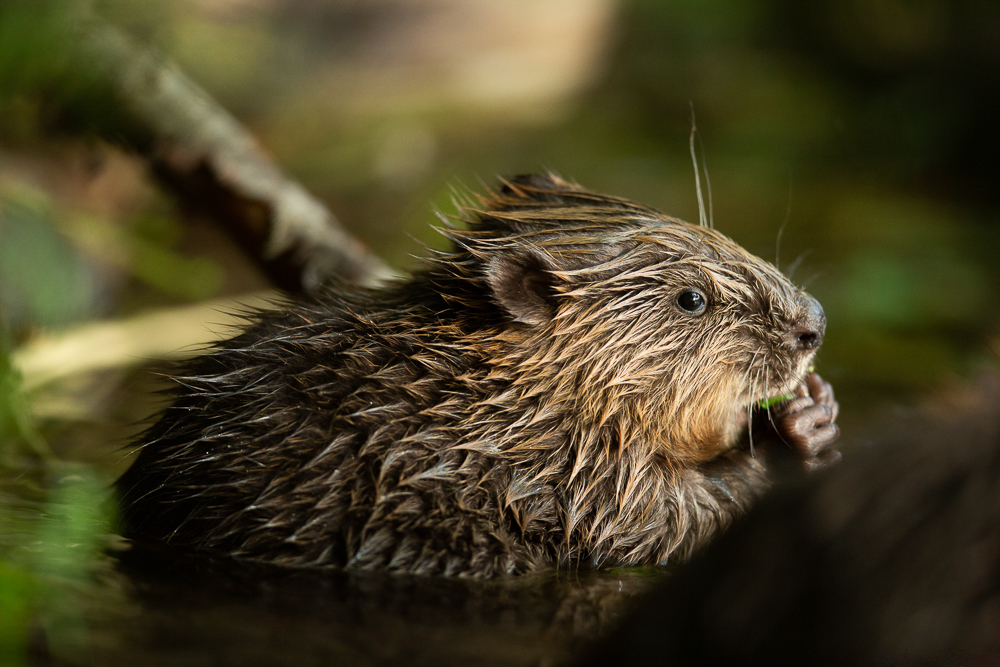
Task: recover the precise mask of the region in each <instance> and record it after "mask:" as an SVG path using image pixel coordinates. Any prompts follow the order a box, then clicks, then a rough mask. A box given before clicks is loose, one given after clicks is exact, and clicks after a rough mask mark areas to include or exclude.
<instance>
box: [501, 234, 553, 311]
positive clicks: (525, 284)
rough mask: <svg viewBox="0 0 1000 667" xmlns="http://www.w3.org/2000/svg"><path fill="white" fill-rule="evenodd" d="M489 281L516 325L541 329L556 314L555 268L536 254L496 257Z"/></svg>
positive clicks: (510, 254)
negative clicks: (520, 323) (521, 323)
mask: <svg viewBox="0 0 1000 667" xmlns="http://www.w3.org/2000/svg"><path fill="white" fill-rule="evenodd" d="M486 281H487V282H488V283H489V285H490V288H491V289H492V290H493V296H494V297H495V298H496V300H497V301H498V302H499V303H500V305H501V306H503V308H504V310H506V311H507V312H508V313H510V314H511V315H512V316H513V317H514V321H515V322H523V323H524V324H532V325H535V326H539V325H542V324H545V323H546V322H548V321H549V320H551V319H552V316H553V315H554V314H555V311H556V307H555V289H554V287H553V285H554V283H555V276H554V275H553V274H552V265H551V264H550V263H549V262H548V260H547V259H545V258H544V257H542V256H541V255H540V254H538V253H536V252H532V251H527V250H525V251H517V252H513V253H506V252H505V253H501V254H498V255H494V256H493V257H492V258H491V259H490V263H489V265H488V266H487V267H486Z"/></svg>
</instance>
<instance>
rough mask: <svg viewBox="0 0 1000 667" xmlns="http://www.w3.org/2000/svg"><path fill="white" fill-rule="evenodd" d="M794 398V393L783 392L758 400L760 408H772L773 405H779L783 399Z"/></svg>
mask: <svg viewBox="0 0 1000 667" xmlns="http://www.w3.org/2000/svg"><path fill="white" fill-rule="evenodd" d="M792 398H793V394H783V395H781V396H773V397H771V398H765V399H762V400H759V401H757V407H758V408H763V409H764V410H767V409H768V408H770V407H771V406H773V405H777V404H778V403H781V402H783V401H788V400H791V399H792Z"/></svg>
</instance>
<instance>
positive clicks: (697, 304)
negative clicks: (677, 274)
mask: <svg viewBox="0 0 1000 667" xmlns="http://www.w3.org/2000/svg"><path fill="white" fill-rule="evenodd" d="M677 305H678V306H680V307H681V310H683V311H685V312H687V313H691V314H692V315H697V314H698V313H700V312H702V311H703V310H705V305H706V299H705V295H704V294H702V293H701V292H699V291H698V290H696V289H686V290H684V291H683V292H681V293H680V294H679V295H678V296H677Z"/></svg>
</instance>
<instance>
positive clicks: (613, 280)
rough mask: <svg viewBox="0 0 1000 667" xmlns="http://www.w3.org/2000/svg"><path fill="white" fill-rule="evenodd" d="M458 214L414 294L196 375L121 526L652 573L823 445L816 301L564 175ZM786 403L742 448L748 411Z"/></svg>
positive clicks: (271, 555) (435, 558)
mask: <svg viewBox="0 0 1000 667" xmlns="http://www.w3.org/2000/svg"><path fill="white" fill-rule="evenodd" d="M465 222H466V223H467V225H468V229H467V230H459V229H452V230H448V231H447V232H446V235H447V236H448V237H449V238H450V239H451V240H452V241H453V244H454V245H453V248H452V249H451V250H450V251H448V252H444V253H440V254H439V255H437V256H436V257H434V258H432V259H431V260H428V267H427V268H426V269H424V270H422V271H420V272H418V273H416V274H414V275H413V276H412V277H411V278H410V279H408V280H406V281H401V282H399V283H396V284H393V285H389V286H386V287H384V288H380V289H376V290H363V289H356V288H349V287H343V288H340V289H338V290H337V291H336V292H333V291H330V292H326V293H324V294H322V295H320V296H319V297H318V298H316V299H312V300H303V301H300V302H294V303H290V304H287V305H286V306H284V307H283V308H279V309H278V310H276V311H271V312H265V313H260V314H258V315H256V316H254V317H253V318H251V321H250V323H249V326H248V328H247V329H246V330H245V331H244V332H243V333H241V334H240V335H238V336H236V337H235V338H233V339H231V340H229V341H224V342H222V343H220V344H218V345H217V346H216V347H215V348H214V349H212V350H211V351H209V352H208V353H206V354H204V355H202V356H201V357H199V358H197V359H194V360H193V361H191V362H189V363H188V365H187V367H186V368H185V369H183V370H182V371H180V372H179V373H178V374H177V376H176V382H177V387H176V389H175V392H174V402H173V404H172V405H170V406H169V407H168V408H167V409H166V410H164V412H163V414H162V415H161V416H160V418H159V420H158V421H157V422H156V423H155V424H154V425H153V426H152V427H151V428H150V429H149V431H148V432H147V433H146V434H145V435H144V436H143V437H142V439H141V442H140V445H141V446H140V451H139V455H138V456H137V458H136V460H135V462H134V463H133V465H132V466H131V468H130V469H129V470H128V471H127V472H126V473H125V474H124V475H123V476H122V478H121V479H120V480H119V481H118V485H117V486H118V490H119V492H120V493H121V496H122V500H121V516H122V522H123V525H122V528H123V532H124V533H125V534H126V535H128V536H130V537H134V538H142V539H153V540H157V541H160V542H165V543H168V544H170V545H173V546H175V547H178V548H183V549H194V550H200V551H205V552H212V553H220V554H225V555H229V556H232V557H236V558H244V559H252V560H258V561H266V562H270V563H275V564H282V565H291V566H312V567H345V568H355V569H381V570H390V571H397V572H407V573H414V574H445V575H461V576H478V577H485V576H493V575H497V574H504V573H508V574H513V573H522V572H527V571H530V570H536V569H539V568H544V567H551V566H553V565H561V566H580V565H583V564H587V565H595V566H598V565H640V564H657V563H665V562H668V561H674V560H678V559H684V558H687V557H688V556H690V554H691V553H693V552H694V551H695V550H696V549H698V548H700V547H701V546H703V545H704V544H706V543H707V542H708V541H710V540H711V539H712V538H713V537H714V536H715V535H717V534H718V533H719V532H720V531H721V530H723V529H724V528H726V527H727V526H728V525H729V524H730V523H731V522H732V521H733V520H734V519H735V518H736V517H738V516H740V515H742V514H743V513H744V512H745V511H746V510H747V508H748V507H749V506H750V505H751V504H752V503H753V502H754V501H755V500H756V499H757V498H758V497H759V496H760V495H761V494H762V493H764V492H765V491H766V490H767V489H768V488H769V486H770V484H771V479H772V476H773V468H774V464H775V462H776V461H777V460H778V459H780V458H783V457H784V458H787V457H789V456H791V457H793V458H794V457H799V458H801V459H802V460H804V461H807V462H809V461H814V462H815V461H819V460H821V459H822V460H827V458H828V456H827V455H828V454H829V453H830V452H832V451H833V450H829V449H828V448H829V446H830V445H831V444H832V443H833V442H834V441H835V440H836V436H837V430H836V426H835V425H834V424H833V421H834V419H835V418H836V402H835V401H834V400H833V393H832V390H831V389H830V387H829V385H827V384H826V383H824V382H823V381H822V380H820V379H819V378H818V376H815V375H814V374H810V375H809V376H808V377H807V376H806V372H807V369H808V368H809V366H810V364H811V362H812V358H813V356H814V354H815V349H816V347H818V345H819V343H820V342H821V341H822V336H823V332H824V330H825V320H822V316H821V314H822V310H821V309H819V306H818V304H816V303H815V301H814V300H812V299H811V297H808V296H806V295H805V294H804V293H803V292H801V291H800V290H798V289H796V288H795V287H794V286H793V285H792V284H791V283H790V282H789V281H788V280H787V279H786V278H785V277H784V276H782V275H781V274H780V273H779V272H778V271H777V270H776V269H775V268H774V267H772V266H771V265H769V264H767V263H766V262H763V261H762V260H760V259H758V258H756V257H754V256H752V255H750V254H748V253H747V252H746V251H745V250H743V249H742V248H741V247H739V246H738V245H737V244H735V243H734V242H732V241H731V240H730V239H728V238H727V237H725V236H723V235H722V234H720V233H718V232H716V231H714V230H712V229H706V228H702V227H697V226H693V225H689V224H687V223H684V222H682V221H679V220H676V219H674V218H670V217H668V216H666V215H664V214H662V213H660V212H658V211H656V210H654V209H651V208H649V207H645V206H642V205H641V204H636V203H634V202H629V201H627V200H624V199H620V198H616V197H610V196H606V195H600V194H597V193H594V192H590V191H587V190H584V189H582V188H580V187H579V186H576V185H573V184H570V183H567V182H565V181H563V180H561V179H559V178H556V177H554V176H551V175H545V176H527V177H518V178H516V179H513V180H511V181H508V182H505V183H504V185H503V187H502V188H501V189H500V190H499V191H498V192H496V193H492V194H489V195H486V196H483V197H480V198H479V202H478V204H477V205H476V206H475V207H474V208H473V209H472V210H470V212H468V213H467V214H465ZM685 289H697V290H699V291H700V293H701V294H702V295H703V296H704V298H705V301H706V303H707V307H706V308H705V309H703V310H700V309H699V310H698V312H697V313H695V312H683V311H684V309H683V308H681V307H680V305H681V302H679V301H678V295H679V294H680V293H681V292H682V291H683V290H685ZM804 378H805V382H803V379H804ZM793 389H794V390H795V391H796V393H797V397H796V398H795V400H793V401H791V402H790V403H789V406H790V407H786V408H783V409H782V410H780V411H778V410H775V411H774V413H775V414H774V415H773V417H774V419H772V420H769V421H770V422H771V423H773V426H770V425H767V426H766V427H760V428H756V427H755V428H754V430H753V443H754V447H753V448H751V447H750V443H749V441H748V438H747V437H746V436H747V429H746V428H745V422H746V418H745V417H744V415H745V414H746V413H748V412H749V410H750V409H751V408H752V407H753V406H754V405H755V403H756V402H757V401H759V400H761V399H764V398H769V397H773V396H776V395H779V394H783V393H786V392H789V391H790V390H793ZM789 445H791V446H789ZM824 457H827V458H824Z"/></svg>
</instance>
